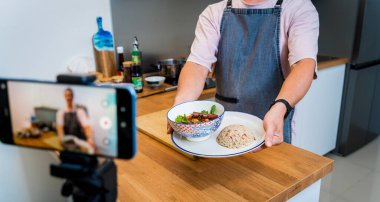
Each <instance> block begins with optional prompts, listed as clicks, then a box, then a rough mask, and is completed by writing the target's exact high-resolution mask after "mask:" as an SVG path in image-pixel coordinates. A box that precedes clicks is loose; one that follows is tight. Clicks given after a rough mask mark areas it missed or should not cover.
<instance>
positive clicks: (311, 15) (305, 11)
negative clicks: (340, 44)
mask: <svg viewBox="0 0 380 202" xmlns="http://www.w3.org/2000/svg"><path fill="white" fill-rule="evenodd" d="M288 34H289V36H288V37H289V38H288V47H289V58H288V60H289V64H290V65H291V66H292V65H293V64H295V63H296V62H298V61H300V60H302V59H305V58H311V59H314V60H315V61H317V54H318V37H319V16H318V12H317V10H316V9H315V7H314V5H313V4H312V3H311V1H304V5H302V7H301V8H300V9H298V10H297V12H295V13H294V16H293V17H292V21H291V23H290V28H289V33H288Z"/></svg>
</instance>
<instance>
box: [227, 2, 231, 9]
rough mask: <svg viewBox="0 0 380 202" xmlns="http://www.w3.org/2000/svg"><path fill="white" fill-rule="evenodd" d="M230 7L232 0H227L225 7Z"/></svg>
mask: <svg viewBox="0 0 380 202" xmlns="http://www.w3.org/2000/svg"><path fill="white" fill-rule="evenodd" d="M231 8H232V0H228V1H227V9H231Z"/></svg>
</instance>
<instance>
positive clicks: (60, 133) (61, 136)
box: [57, 126, 63, 140]
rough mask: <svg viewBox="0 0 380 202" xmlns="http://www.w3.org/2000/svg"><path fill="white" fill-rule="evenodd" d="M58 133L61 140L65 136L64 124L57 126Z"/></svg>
mask: <svg viewBox="0 0 380 202" xmlns="http://www.w3.org/2000/svg"><path fill="white" fill-rule="evenodd" d="M57 135H58V138H59V139H60V140H62V138H63V127H62V126H57Z"/></svg>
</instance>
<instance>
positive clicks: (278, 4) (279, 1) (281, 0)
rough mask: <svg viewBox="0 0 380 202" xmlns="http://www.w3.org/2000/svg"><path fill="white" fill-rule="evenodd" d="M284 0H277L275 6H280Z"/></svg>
mask: <svg viewBox="0 0 380 202" xmlns="http://www.w3.org/2000/svg"><path fill="white" fill-rule="evenodd" d="M283 1H284V0H278V1H277V3H276V6H275V7H281V5H282V2H283Z"/></svg>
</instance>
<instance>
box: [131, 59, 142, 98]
mask: <svg viewBox="0 0 380 202" xmlns="http://www.w3.org/2000/svg"><path fill="white" fill-rule="evenodd" d="M132 83H133V87H134V88H135V91H136V92H137V93H141V92H143V85H144V81H143V77H142V70H141V67H140V64H138V63H133V66H132Z"/></svg>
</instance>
